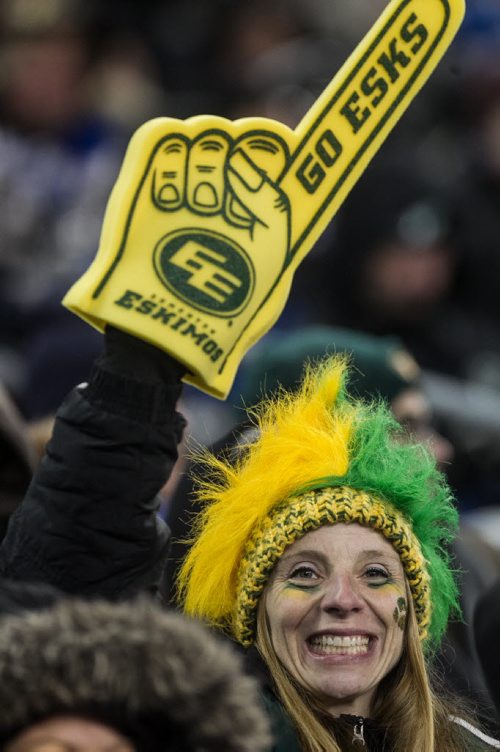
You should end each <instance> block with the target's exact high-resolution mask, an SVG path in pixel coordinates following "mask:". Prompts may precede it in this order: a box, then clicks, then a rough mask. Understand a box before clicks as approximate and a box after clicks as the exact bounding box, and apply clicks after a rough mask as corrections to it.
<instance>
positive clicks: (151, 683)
mask: <svg viewBox="0 0 500 752" xmlns="http://www.w3.org/2000/svg"><path fill="white" fill-rule="evenodd" d="M219 640H220V638H216V637H215V636H214V635H213V634H210V633H209V632H208V631H207V630H206V629H205V628H204V627H202V626H201V625H200V624H197V623H195V622H191V621H190V620H188V619H187V618H185V617H183V616H181V615H180V614H177V613H172V612H165V611H163V610H162V609H160V608H159V606H157V605H156V604H154V603H152V602H151V601H150V600H146V599H140V600H137V601H134V602H129V603H120V604H117V603H115V604H110V603H106V602H99V601H95V602H88V601H79V600H66V601H61V602H60V603H59V604H57V605H56V606H54V607H52V608H50V609H46V610H45V611H40V612H37V613H26V614H24V615H19V616H10V617H6V618H5V619H4V620H3V621H2V623H1V625H0V708H1V712H0V745H3V744H5V743H6V741H7V740H9V739H12V738H14V737H15V736H16V735H17V734H19V733H20V732H21V731H22V730H25V729H28V728H30V726H32V725H33V724H36V723H37V722H40V721H42V720H44V719H49V718H53V717H56V716H64V715H76V716H78V717H82V718H86V719H91V720H95V721H98V722H101V723H103V724H104V725H108V726H109V727H111V728H113V729H115V730H117V731H118V732H120V733H121V734H123V735H124V736H125V737H128V738H129V739H130V740H131V741H132V742H133V743H134V745H135V746H136V749H137V750H138V752H150V751H151V752H153V751H155V752H160V751H161V752H173V751H175V752H188V750H189V752H193V751H196V750H200V752H201V750H203V752H210V751H213V752H215V751H217V752H220V750H225V752H259V751H262V750H265V749H268V745H269V741H270V737H269V733H268V722H267V718H266V716H265V713H264V711H263V710H262V708H261V707H260V705H259V696H258V691H257V686H256V684H255V683H254V680H253V679H252V678H250V677H248V676H245V675H244V673H243V669H242V666H241V662H240V656H238V655H237V654H236V653H235V652H234V651H233V650H232V649H231V648H230V646H229V645H225V644H222V642H220V641H219Z"/></svg>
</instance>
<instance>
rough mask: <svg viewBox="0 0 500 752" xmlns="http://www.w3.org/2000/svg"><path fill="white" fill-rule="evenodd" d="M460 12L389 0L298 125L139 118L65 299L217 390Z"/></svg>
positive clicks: (278, 305) (423, 76)
mask: <svg viewBox="0 0 500 752" xmlns="http://www.w3.org/2000/svg"><path fill="white" fill-rule="evenodd" d="M463 13H464V2H463V0H392V2H390V3H389V5H388V6H387V8H386V9H385V11H384V12H383V14H382V15H381V17H380V18H379V19H378V20H377V22H376V23H375V25H374V26H373V27H372V29H371V30H370V31H369V33H368V34H367V36H366V37H365V38H364V39H363V40H362V42H361V43H360V44H359V46H358V47H357V48H356V50H355V51H354V52H353V53H352V55H351V56H350V57H349V59H348V60H347V61H346V62H345V64H344V65H343V66H342V68H341V70H340V71H339V72H338V73H337V75H336V76H335V78H334V79H333V80H332V81H331V83H330V84H329V86H328V87H327V88H326V89H325V91H324V92H323V93H322V95H321V96H320V98H319V99H318V100H317V101H316V102H315V104H314V105H313V107H312V108H311V109H310V110H309V112H308V113H307V114H306V116H305V117H304V119H303V120H302V121H301V123H300V124H299V125H298V127H297V128H296V129H295V130H293V131H292V130H290V129H289V128H287V127H286V126H285V125H283V124H281V123H279V122H276V121H273V120H267V119H264V118H252V119H243V120H237V121H235V122H231V121H229V120H225V119H223V118H219V117H213V116H199V117H194V118H190V119H189V120H186V121H180V120H174V119H169V118H158V119H155V120H152V121H150V122H148V123H145V124H144V125H143V126H142V127H141V128H139V130H138V131H137V132H136V133H135V134H134V136H133V137H132V139H131V142H130V144H129V147H128V150H127V154H126V156H125V160H124V163H123V166H122V169H121V172H120V175H119V177H118V180H117V183H116V185H115V187H114V189H113V192H112V194H111V197H110V200H109V203H108V207H107V210H106V215H105V219H104V225H103V229H102V235H101V241H100V247H99V251H98V253H97V256H96V258H95V260H94V261H93V263H92V264H91V266H90V267H89V269H88V270H87V272H86V273H85V274H84V275H83V277H82V278H81V279H79V280H78V281H77V283H76V284H75V285H74V286H73V287H72V288H71V289H70V290H69V292H68V293H67V295H66V296H65V298H64V301H63V302H64V304H65V305H66V306H67V307H68V308H70V309H71V310H72V311H74V312H75V313H77V314H78V315H80V316H82V317H83V318H84V319H86V320H87V321H89V322H90V323H91V324H93V325H94V326H96V327H98V328H100V329H104V327H105V326H106V324H108V323H109V324H112V325H113V326H115V327H118V328H120V329H123V330H125V331H127V332H128V333H130V334H132V335H134V336H137V337H140V338H142V339H145V340H147V341H148V342H151V343H152V344H154V345H156V346H157V347H160V348H163V349H164V350H166V351H167V352H168V353H170V354H171V355H173V356H174V357H175V358H176V359H177V360H179V361H180V362H182V363H183V364H184V365H185V366H186V367H187V369H188V370H189V374H188V376H187V377H186V380H187V381H190V382H191V383H193V384H195V385H196V386H198V387H199V388H200V389H202V390H204V391H207V392H209V393H210V394H213V395H214V396H216V397H219V398H224V397H225V396H226V395H227V393H228V392H229V390H230V388H231V385H232V382H233V379H234V376H235V374H236V370H237V368H238V364H239V362H240V360H241V358H242V357H243V355H244V354H245V352H246V351H247V350H248V348H249V347H250V346H251V345H252V344H253V343H254V342H256V341H257V340H258V339H259V337H261V336H262V335H263V334H264V333H265V332H266V331H267V330H268V329H269V328H270V327H271V326H272V324H273V323H274V322H275V321H276V319H277V317H278V316H279V314H280V312H281V311H282V309H283V307H284V305H285V303H286V300H287V297H288V293H289V289H290V285H291V282H292V276H293V273H294V271H295V270H296V268H297V266H298V264H299V263H300V261H301V260H302V259H303V258H304V256H305V255H306V253H308V251H309V250H310V249H311V247H312V246H313V244H314V242H315V241H316V240H317V238H318V237H319V235H320V234H321V232H322V231H323V230H324V228H325V227H326V225H327V224H328V222H329V221H330V220H331V219H332V217H333V215H334V214H335V212H336V211H337V209H338V208H339V206H340V205H341V203H342V202H343V200H344V199H345V197H346V195H347V194H348V192H349V191H350V189H351V188H352V186H353V185H354V184H355V182H356V181H357V180H358V178H359V176H360V175H361V173H362V171H363V170H364V168H365V167H366V165H367V164H368V162H369V161H370V159H371V158H372V157H373V155H374V154H375V153H376V151H377V149H378V148H379V147H380V145H381V144H382V142H383V141H384V139H385V138H386V136H387V134H388V133H389V131H390V130H391V128H392V127H393V126H394V124H395V123H396V121H397V120H398V118H399V117H400V116H401V114H402V113H403V112H404V110H405V109H406V107H407V106H408V104H409V103H410V101H411V100H412V99H413V97H414V96H415V94H416V93H417V91H418V90H419V89H420V87H421V86H422V85H423V84H424V82H425V81H426V80H427V78H428V77H429V75H430V73H431V72H432V70H433V69H434V67H435V66H436V65H437V63H438V61H439V60H440V58H441V57H442V55H443V53H444V52H445V50H446V48H447V47H448V45H449V43H450V42H451V40H452V39H453V36H454V35H455V32H456V31H457V29H458V27H459V25H460V22H461V20H462V17H463ZM344 283H347V281H346V280H345V281H344Z"/></svg>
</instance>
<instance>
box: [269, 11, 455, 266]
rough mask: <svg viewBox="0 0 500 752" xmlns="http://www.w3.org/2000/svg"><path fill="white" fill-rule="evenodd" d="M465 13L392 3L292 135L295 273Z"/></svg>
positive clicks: (288, 183) (285, 184)
mask: <svg viewBox="0 0 500 752" xmlns="http://www.w3.org/2000/svg"><path fill="white" fill-rule="evenodd" d="M464 12H465V3H464V0H397V1H393V2H391V3H389V4H388V6H387V8H386V9H385V11H384V12H383V13H382V15H381V16H380V18H379V19H378V20H377V21H376V23H375V24H374V26H373V27H372V28H371V29H370V31H369V32H368V34H367V35H366V36H365V38H364V39H363V40H362V41H361V43H360V44H359V45H358V47H357V48H356V49H355V50H354V52H353V53H352V54H351V56H350V57H349V58H348V59H347V61H346V62H345V63H344V65H343V66H342V68H341V69H340V70H339V72H338V73H337V75H336V76H335V77H334V79H333V80H332V81H331V83H330V84H329V86H328V87H327V88H326V89H325V90H324V91H323V93H322V95H321V96H320V97H319V99H318V100H317V101H316V102H315V104H314V105H313V107H311V109H310V110H309V111H308V112H307V114H306V115H305V117H304V118H303V120H302V121H301V123H300V124H299V126H298V127H297V128H296V129H295V134H296V136H297V139H298V145H297V147H296V149H295V151H294V153H293V154H292V157H291V160H290V161H289V163H288V165H287V167H286V171H285V174H284V176H283V178H282V180H281V182H280V184H281V187H282V188H283V190H284V191H285V193H286V194H287V195H288V196H289V198H290V201H291V202H292V205H293V207H294V211H293V216H292V246H291V249H290V253H291V257H292V258H293V260H294V265H297V264H298V263H299V262H300V260H301V259H302V258H303V257H304V255H305V254H306V253H307V252H308V250H309V249H310V248H311V247H312V245H313V244H314V242H315V241H316V240H317V238H318V237H319V235H320V234H321V233H322V231H323V230H324V228H325V227H326V225H327V224H328V222H330V221H331V219H332V217H333V215H334V214H335V212H336V211H337V209H338V208H339V207H340V205H341V204H342V202H343V201H344V199H345V197H346V196H347V194H348V193H349V191H350V190H351V188H352V187H353V185H354V184H355V183H356V181H357V180H358V178H359V176H360V175H361V173H362V172H363V170H364V169H365V167H366V166H367V164H368V162H369V161H370V160H371V159H372V157H373V156H374V154H375V153H376V152H377V150H378V149H379V148H380V146H381V144H382V143H383V141H384V140H385V138H386V137H387V135H388V133H389V132H390V130H391V129H392V128H393V127H394V125H395V124H396V122H397V121H398V119H399V118H400V117H401V115H402V114H403V112H404V111H405V110H406V108H407V107H408V105H409V104H410V102H411V101H412V99H413V98H414V97H415V95H416V94H417V92H418V91H419V90H420V88H421V87H422V86H423V85H424V83H425V82H426V81H427V79H428V78H429V76H430V74H431V73H432V71H433V70H434V68H435V67H436V65H437V64H438V62H439V60H440V59H441V57H442V56H443V54H444V52H445V51H446V49H447V48H448V46H449V44H450V42H451V41H452V39H453V37H454V36H455V34H456V32H457V30H458V28H459V26H460V24H461V22H462V19H463V16H464Z"/></svg>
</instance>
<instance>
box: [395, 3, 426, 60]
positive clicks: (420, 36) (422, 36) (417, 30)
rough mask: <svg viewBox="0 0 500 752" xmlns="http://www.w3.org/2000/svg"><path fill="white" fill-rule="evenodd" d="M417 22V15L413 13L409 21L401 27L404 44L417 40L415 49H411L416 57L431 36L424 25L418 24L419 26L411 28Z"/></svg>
mask: <svg viewBox="0 0 500 752" xmlns="http://www.w3.org/2000/svg"><path fill="white" fill-rule="evenodd" d="M415 21H418V18H417V15H416V13H412V14H411V16H410V17H409V18H408V20H407V21H406V22H405V23H404V24H403V26H402V27H401V39H402V40H403V41H404V42H408V43H409V42H411V41H413V40H414V39H416V41H415V44H414V45H413V47H410V49H411V51H412V52H413V54H414V55H416V54H417V52H418V51H419V49H420V48H421V47H422V45H423V44H424V43H425V41H426V40H427V38H428V36H429V32H428V31H427V29H426V28H425V26H424V25H423V24H422V23H419V24H417V26H414V27H413V28H411V26H412V24H414V23H415Z"/></svg>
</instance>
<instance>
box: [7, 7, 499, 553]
mask: <svg viewBox="0 0 500 752" xmlns="http://www.w3.org/2000/svg"><path fill="white" fill-rule="evenodd" d="M385 5H386V3H385V2H383V1H382V0H356V2H354V1H353V0H307V2H306V0H276V2H273V3H269V2H265V1H264V0H240V1H238V0H210V2H207V1H206V0H163V1H160V0H156V1H154V2H153V1H150V2H141V3H138V2H131V1H130V0H129V1H128V2H127V1H125V2H118V1H115V2H107V3H97V2H90V1H89V0H85V2H82V1H81V0H45V2H43V3H40V2H37V1H36V0H2V1H1V2H0V40H1V44H0V54H1V61H2V65H1V71H2V73H1V76H0V382H1V383H2V384H3V387H4V390H5V395H4V397H5V403H6V406H5V414H6V415H7V418H6V419H5V420H4V423H5V424H6V426H7V427H6V428H4V429H2V430H3V433H4V434H5V439H4V443H5V446H6V447H7V445H8V444H9V442H10V443H12V442H14V444H15V445H16V447H17V449H16V451H18V453H20V454H21V455H22V462H21V464H22V465H23V467H22V468H21V470H19V476H20V477H19V478H18V477H17V476H16V477H15V478H12V477H11V478H10V480H9V482H11V483H12V484H15V482H17V481H18V480H19V481H20V485H21V486H22V484H23V483H24V482H25V481H26V478H27V477H28V475H29V471H30V468H31V467H32V466H33V463H34V462H36V461H37V458H38V456H39V453H40V448H43V446H44V442H45V440H46V438H47V436H48V430H49V429H50V425H51V420H52V415H53V413H54V411H55V409H56V407H57V406H58V404H59V403H60V401H61V399H62V398H63V397H64V395H65V394H66V392H67V391H68V390H69V389H70V388H71V387H72V386H73V385H74V384H75V383H78V382H79V381H82V380H83V379H85V377H86V374H87V373H88V368H89V364H90V363H91V362H92V359H93V357H94V356H95V354H96V353H97V352H98V350H99V347H100V335H99V334H97V333H96V332H93V331H91V330H90V329H89V328H88V327H87V326H85V325H84V324H83V323H82V322H80V321H79V320H77V319H76V318H75V317H73V316H72V315H71V314H70V313H68V312H67V311H65V310H64V309H63V308H62V307H61V305H60V299H61V297H62V295H63V293H64V292H65V290H66V289H67V288H68V286H69V285H70V284H71V283H72V282H73V281H74V280H75V279H76V278H77V276H78V275H79V274H80V273H81V271H83V269H85V268H86V266H87V265H88V264H89V262H90V261H91V259H92V258H93V256H94V254H95V251H96V248H97V244H98V237H99V230H100V225H101V221H102V217H103V213H104V208H105V204H106V200H107V197H108V194H109V191H110V189H111V187H112V185H113V182H114V180H115V178H116V175H117V172H118V169H119V165H120V163H121V160H122V157H123V154H124V150H125V147H126V144H127V142H128V139H129V138H130V135H131V133H132V132H133V131H134V129H135V128H136V127H137V126H138V125H140V124H141V123H142V122H143V121H145V120H147V119H149V118H152V117H156V116H170V117H177V118H187V117H189V116H191V115H195V114H200V113H211V114H218V115H222V116H225V117H228V118H237V117H244V116H247V115H262V116H268V117H272V118H276V119H279V120H282V121H284V122H286V123H287V124H288V125H290V126H292V127H293V126H294V125H295V124H296V123H297V122H298V121H299V120H300V118H301V116H302V115H303V114H304V113H305V111H306V110H307V108H308V106H309V105H310V103H312V102H313V101H314V99H315V98H316V96H317V95H318V94H319V93H320V92H321V90H322V88H323V87H324V85H325V83H326V82H327V81H328V80H329V79H330V78H331V76H332V74H333V73H334V72H335V71H336V70H337V69H338V68H339V67H340V65H341V64H342V62H343V61H344V60H345V59H346V57H347V56H348V54H349V53H350V52H351V50H352V49H353V48H354V46H355V45H356V43H357V42H358V41H359V40H360V39H361V38H362V36H363V34H364V33H365V31H366V30H367V29H368V28H369V27H370V25H371V24H372V23H373V21H374V20H375V19H376V17H377V16H378V15H379V13H380V11H381V10H382V9H383V8H384V6H385ZM499 207H500V6H499V5H498V3H496V2H493V1H492V0H468V3H467V12H466V18H465V22H464V25H463V27H462V29H461V31H460V32H459V35H458V37H457V38H456V40H455V41H454V43H453V45H452V47H451V49H450V50H449V52H448V53H447V55H446V56H445V58H444V60H443V61H442V62H441V64H440V65H439V67H438V70H437V71H436V73H435V74H434V75H433V77H432V78H431V81H430V82H429V83H428V84H427V85H426V87H425V88H424V90H423V91H422V92H421V93H420V94H419V96H418V97H417V99H416V101H415V102H414V103H413V104H412V105H411V107H410V110H409V112H408V113H406V114H405V116H404V117H403V119H402V121H401V122H400V123H399V124H398V125H397V127H396V129H395V131H394V132H393V133H392V134H391V136H390V137H389V138H388V140H387V142H386V144H385V145H384V147H383V148H382V149H381V151H380V152H379V154H378V155H377V156H376V158H375V160H374V162H373V163H372V165H371V166H370V168H369V169H368V171H367V172H366V174H365V175H364V176H363V178H362V179H361V181H360V183H359V184H358V186H356V188H355V189H354V190H353V192H352V194H351V195H350V196H349V197H348V199H347V201H346V202H345V205H344V207H343V208H342V209H341V211H340V212H339V214H338V215H337V217H336V218H335V219H334V221H333V222H332V224H331V227H330V228H329V230H328V231H327V232H326V233H325V235H324V237H323V238H322V239H321V241H320V242H319V243H318V245H317V247H316V249H315V250H314V251H313V252H312V253H311V254H310V255H309V257H308V258H307V259H306V261H305V262H304V263H303V265H302V267H301V269H300V272H299V274H298V275H297V277H296V281H295V283H294V288H293V291H292V295H291V297H290V301H289V304H288V306H287V308H286V311H285V313H284V315H283V316H282V318H281V319H280V322H279V324H278V327H279V331H293V330H294V328H295V327H297V326H298V325H301V326H303V325H307V324H311V325H312V324H328V325H333V326H338V325H340V326H342V327H348V328H353V329H355V330H357V331H361V332H368V333H370V334H374V335H377V336H378V335H391V336H396V337H398V338H399V339H400V340H401V341H402V343H403V345H404V346H405V347H406V348H407V350H408V351H409V352H410V353H411V354H412V355H413V356H414V358H415V359H416V361H417V362H418V364H419V366H420V368H421V383H422V384H423V385H424V386H425V389H426V391H427V394H428V396H429V398H430V401H431V403H432V407H433V410H434V414H435V419H436V421H437V424H438V427H439V430H440V431H441V432H442V433H443V434H444V435H445V436H446V437H447V438H448V439H449V440H450V441H451V442H452V443H453V444H454V447H455V457H454V460H452V461H451V462H449V463H448V464H447V466H446V469H447V472H448V474H449V476H450V480H451V482H452V485H453V486H454V488H455V490H456V492H457V496H458V501H459V505H460V508H461V511H462V512H463V513H464V514H469V515H471V519H474V521H475V523H476V524H477V525H478V528H480V529H481V531H482V532H483V533H484V534H485V535H486V536H487V537H488V539H489V540H490V541H492V542H493V544H494V545H495V546H499V547H500V525H499V523H498V514H497V510H498V503H499V502H498V499H499V492H500V450H499V447H500V442H499V440H498V439H499V437H500V336H499V331H500V327H499V324H500V253H499V250H500V248H499V247H500V212H499ZM275 334H276V331H275ZM252 357H254V358H255V354H254V355H252V352H251V353H250V354H249V358H250V360H251V359H252ZM244 368H245V365H244V364H243V369H242V370H243V371H244ZM238 407H241V399H240V397H239V381H238V380H237V382H236V385H235V388H234V390H233V393H232V395H231V398H230V400H229V401H228V403H227V404H224V403H214V400H210V399H207V398H205V397H204V396H203V395H202V394H200V393H198V392H195V391H194V390H190V389H186V393H185V397H184V410H185V412H186V413H187V415H188V417H189V415H195V414H196V416H197V417H196V420H195V421H192V423H191V425H190V434H191V436H192V437H194V438H195V439H196V441H201V442H202V443H205V442H207V443H208V442H210V441H213V440H214V439H217V438H218V437H220V436H221V435H222V434H223V433H224V432H225V431H226V430H227V429H228V428H229V427H231V425H232V424H234V423H235V422H237V420H238ZM235 408H236V410H235ZM16 411H17V414H16ZM14 435H15V438H12V437H13V436H14ZM9 451H10V450H9ZM6 452H7V449H5V450H4V456H7V454H6ZM6 472H8V473H10V475H11V476H12V468H11V467H10V468H9V470H8V471H6ZM23 473H24V474H23ZM166 493H167V492H166Z"/></svg>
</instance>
